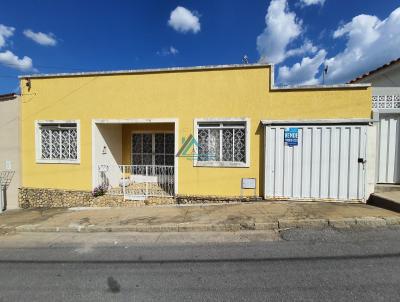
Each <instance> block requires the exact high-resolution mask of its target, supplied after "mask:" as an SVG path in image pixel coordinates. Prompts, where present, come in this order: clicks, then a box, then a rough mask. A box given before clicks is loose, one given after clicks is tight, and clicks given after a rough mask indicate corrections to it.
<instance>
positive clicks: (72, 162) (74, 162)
mask: <svg viewBox="0 0 400 302" xmlns="http://www.w3.org/2000/svg"><path fill="white" fill-rule="evenodd" d="M36 163H37V164H70V165H79V164H80V163H81V162H80V160H67V159H55V160H47V159H37V160H36Z"/></svg>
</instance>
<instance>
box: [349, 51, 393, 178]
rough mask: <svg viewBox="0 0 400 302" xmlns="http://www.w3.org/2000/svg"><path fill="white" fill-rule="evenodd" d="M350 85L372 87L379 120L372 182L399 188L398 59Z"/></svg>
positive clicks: (373, 102)
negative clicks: (369, 85) (361, 84)
mask: <svg viewBox="0 0 400 302" xmlns="http://www.w3.org/2000/svg"><path fill="white" fill-rule="evenodd" d="M350 83H371V84H372V109H373V111H374V112H376V115H377V117H379V124H378V126H377V142H378V144H377V150H376V154H377V160H376V182H377V183H378V184H400V58H399V59H397V60H394V61H392V62H390V63H388V64H385V65H383V66H381V67H379V68H377V69H375V70H373V71H370V72H368V73H366V74H363V75H361V76H360V77H358V78H356V79H354V80H352V81H351V82H350Z"/></svg>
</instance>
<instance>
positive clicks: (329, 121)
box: [261, 118, 374, 126]
mask: <svg viewBox="0 0 400 302" xmlns="http://www.w3.org/2000/svg"><path fill="white" fill-rule="evenodd" d="M373 121H374V120H373V119H358V118H351V119H320V120H319V119H316V120H261V124H263V125H264V126H266V125H304V124H370V123H372V122H373Z"/></svg>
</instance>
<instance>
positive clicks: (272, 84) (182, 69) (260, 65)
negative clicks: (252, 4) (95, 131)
mask: <svg viewBox="0 0 400 302" xmlns="http://www.w3.org/2000/svg"><path fill="white" fill-rule="evenodd" d="M267 67H269V68H270V79H271V81H270V90H271V91H285V90H312V89H343V88H350V89H352V88H353V89H354V88H366V87H370V86H371V84H364V83H362V84H334V85H293V86H275V81H274V67H275V66H274V64H270V63H254V64H225V65H201V66H192V67H171V68H154V69H126V70H115V71H89V72H74V73H49V74H31V75H21V76H18V78H19V79H41V78H42V79H45V78H65V77H86V76H107V75H128V74H151V73H167V72H190V71H201V70H221V69H251V68H267Z"/></svg>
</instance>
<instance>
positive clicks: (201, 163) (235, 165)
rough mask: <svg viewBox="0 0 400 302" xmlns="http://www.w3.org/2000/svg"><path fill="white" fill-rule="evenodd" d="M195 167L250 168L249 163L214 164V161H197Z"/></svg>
mask: <svg viewBox="0 0 400 302" xmlns="http://www.w3.org/2000/svg"><path fill="white" fill-rule="evenodd" d="M193 166H194V167H215V168H249V167H250V166H249V165H248V164H247V163H238V162H214V161H195V162H194V164H193Z"/></svg>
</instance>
